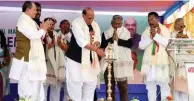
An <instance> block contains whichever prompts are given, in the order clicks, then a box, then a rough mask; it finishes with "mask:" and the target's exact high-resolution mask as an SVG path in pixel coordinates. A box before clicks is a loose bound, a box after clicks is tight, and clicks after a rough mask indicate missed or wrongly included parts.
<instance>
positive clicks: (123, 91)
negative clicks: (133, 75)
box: [104, 65, 128, 101]
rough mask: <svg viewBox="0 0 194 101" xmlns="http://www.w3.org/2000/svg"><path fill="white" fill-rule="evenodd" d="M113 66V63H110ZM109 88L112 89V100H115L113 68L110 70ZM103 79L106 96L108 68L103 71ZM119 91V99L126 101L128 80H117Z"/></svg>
mask: <svg viewBox="0 0 194 101" xmlns="http://www.w3.org/2000/svg"><path fill="white" fill-rule="evenodd" d="M112 67H113V65H112ZM111 75H112V77H111V90H112V94H111V97H112V99H113V100H112V101H115V77H114V71H113V68H112V70H111ZM104 80H105V84H106V97H108V94H107V90H108V86H107V85H108V68H107V69H106V70H105V72H104ZM117 85H118V89H119V93H120V101H128V82H127V80H125V81H117Z"/></svg>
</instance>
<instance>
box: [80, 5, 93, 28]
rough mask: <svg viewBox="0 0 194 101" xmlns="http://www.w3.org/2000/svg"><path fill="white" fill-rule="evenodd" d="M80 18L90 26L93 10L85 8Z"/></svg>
mask: <svg viewBox="0 0 194 101" xmlns="http://www.w3.org/2000/svg"><path fill="white" fill-rule="evenodd" d="M82 16H83V18H84V20H85V22H86V24H87V25H91V23H92V22H93V21H94V10H93V9H92V8H90V7H86V8H84V10H83V11H82Z"/></svg>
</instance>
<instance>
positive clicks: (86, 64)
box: [72, 17, 101, 84]
mask: <svg viewBox="0 0 194 101" xmlns="http://www.w3.org/2000/svg"><path fill="white" fill-rule="evenodd" d="M72 25H78V26H79V27H80V28H81V29H80V30H79V31H82V32H83V33H84V41H85V42H87V43H91V40H90V32H89V27H88V25H87V24H86V23H85V21H84V19H83V17H79V18H77V19H75V20H74V21H73V22H72ZM91 26H92V28H93V31H94V32H95V34H94V39H93V42H95V41H98V42H100V43H101V36H100V34H101V32H100V28H99V26H98V24H97V23H96V22H95V21H93V22H92V24H91ZM72 29H73V28H72ZM72 31H73V33H75V32H74V30H72ZM78 34H79V33H78ZM78 44H79V43H78ZM81 54H82V56H81V65H82V70H83V71H85V70H86V71H90V73H91V74H93V76H94V77H96V76H98V75H99V73H100V65H99V60H98V55H97V54H96V52H93V51H92V60H93V62H92V64H91V61H90V55H89V54H90V50H88V49H86V48H82V53H81ZM98 81H99V80H98ZM98 84H99V82H98Z"/></svg>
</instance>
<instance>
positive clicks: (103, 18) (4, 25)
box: [0, 11, 148, 82]
mask: <svg viewBox="0 0 194 101" xmlns="http://www.w3.org/2000/svg"><path fill="white" fill-rule="evenodd" d="M20 15H21V12H19V11H18V12H17V11H13V12H2V11H1V12H0V19H1V24H0V30H2V31H3V32H4V33H5V36H6V38H7V45H8V47H9V48H10V50H11V53H12V55H13V53H14V52H15V45H16V43H15V39H16V38H15V31H16V30H15V28H16V23H17V20H18V18H19V16H20ZM78 16H81V14H79V13H59V12H52V13H51V12H42V15H41V20H44V18H46V17H54V18H56V20H57V24H56V26H55V28H56V29H58V28H59V23H60V21H62V20H63V19H67V20H69V22H70V23H71V22H72V21H73V19H75V18H76V17H78ZM127 17H129V16H123V18H124V20H125V19H126V18H127ZM133 17H134V18H135V19H136V22H137V33H138V34H141V33H142V32H143V31H144V29H145V27H146V26H147V25H148V24H147V16H133ZM111 19H112V15H96V16H95V21H96V22H98V24H99V26H100V29H101V31H102V32H103V31H105V30H106V29H108V28H109V27H110V24H111ZM142 55H143V53H142V54H141V56H138V59H139V60H140V62H139V63H138V65H137V69H138V70H140V68H141V58H142ZM135 73H136V74H135V75H136V76H137V77H140V73H139V72H138V71H135ZM101 80H102V82H103V76H102V79H101Z"/></svg>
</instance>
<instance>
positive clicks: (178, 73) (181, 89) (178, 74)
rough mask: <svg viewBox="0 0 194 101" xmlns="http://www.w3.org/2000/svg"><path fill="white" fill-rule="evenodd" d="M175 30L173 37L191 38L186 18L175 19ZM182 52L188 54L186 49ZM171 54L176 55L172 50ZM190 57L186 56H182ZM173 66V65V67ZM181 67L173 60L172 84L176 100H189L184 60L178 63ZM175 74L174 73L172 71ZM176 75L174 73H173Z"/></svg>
mask: <svg viewBox="0 0 194 101" xmlns="http://www.w3.org/2000/svg"><path fill="white" fill-rule="evenodd" d="M174 30H175V31H174V32H173V33H172V34H171V38H191V37H190V35H189V33H187V32H186V30H185V25H184V20H183V19H182V18H178V19H176V20H175V24H174ZM180 53H183V54H188V53H187V52H186V51H180ZM170 54H171V56H172V57H173V56H174V52H170ZM182 58H183V59H184V58H188V57H186V56H183V57H182ZM172 66H173V67H172ZM178 66H179V67H177V68H176V67H175V63H174V62H173V61H171V69H173V70H172V71H174V70H175V71H174V72H175V78H174V79H175V84H174V80H172V82H171V83H172V86H173V88H174V101H188V81H187V76H186V70H185V69H186V68H185V64H184V63H183V62H181V63H178ZM172 74H173V73H172ZM173 76H174V74H173Z"/></svg>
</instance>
